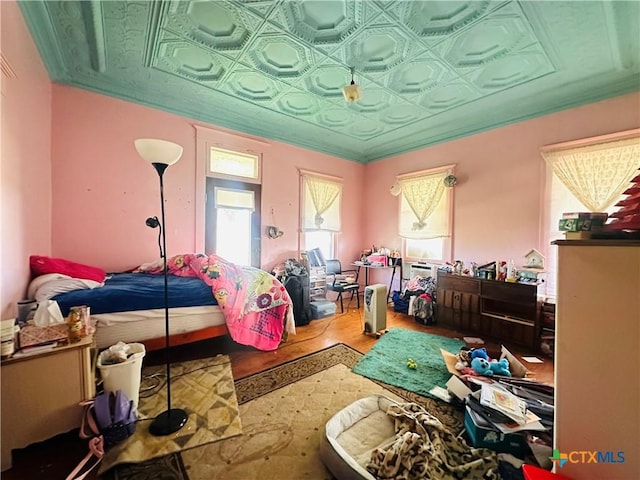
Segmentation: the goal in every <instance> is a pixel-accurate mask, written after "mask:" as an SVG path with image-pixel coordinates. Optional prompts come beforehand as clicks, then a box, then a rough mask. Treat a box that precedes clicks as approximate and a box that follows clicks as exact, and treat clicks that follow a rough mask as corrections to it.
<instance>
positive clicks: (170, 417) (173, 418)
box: [147, 163, 188, 436]
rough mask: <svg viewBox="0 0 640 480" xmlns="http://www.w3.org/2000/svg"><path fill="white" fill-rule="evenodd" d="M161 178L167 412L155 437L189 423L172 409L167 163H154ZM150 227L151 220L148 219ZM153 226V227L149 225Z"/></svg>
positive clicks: (184, 414)
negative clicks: (166, 195) (165, 193)
mask: <svg viewBox="0 0 640 480" xmlns="http://www.w3.org/2000/svg"><path fill="white" fill-rule="evenodd" d="M152 165H153V166H154V168H155V169H156V171H157V172H158V176H159V177H160V204H161V210H160V211H161V217H160V218H161V219H162V224H161V225H160V233H161V235H162V251H161V252H160V256H161V257H162V259H163V263H164V272H163V273H164V332H165V333H164V338H165V349H164V351H165V363H166V366H167V410H166V411H165V412H162V413H161V414H160V415H158V416H157V417H156V418H155V419H154V420H153V421H152V422H151V425H149V433H151V435H155V436H162V435H169V434H171V433H173V432H177V431H178V430H180V429H181V428H182V427H183V426H184V425H185V423H187V418H188V415H187V412H186V411H184V410H183V409H181V408H171V362H170V361H169V283H168V272H167V235H166V229H165V217H164V182H163V180H162V178H163V174H164V171H165V170H166V169H167V167H168V165H167V164H166V163H152ZM147 225H149V219H147ZM149 226H151V225H149Z"/></svg>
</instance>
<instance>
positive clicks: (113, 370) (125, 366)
mask: <svg viewBox="0 0 640 480" xmlns="http://www.w3.org/2000/svg"><path fill="white" fill-rule="evenodd" d="M116 347H118V348H117V349H120V350H122V349H124V351H125V352H126V354H127V359H126V360H125V361H124V362H119V363H112V362H111V361H110V360H109V359H110V358H113V356H114V353H113V349H114V348H116ZM144 354H145V349H144V345H143V344H142V343H127V344H123V343H122V342H121V343H119V344H117V345H114V346H112V347H109V349H107V350H104V351H103V352H101V353H100V355H99V356H98V369H99V370H100V376H101V377H102V381H103V382H104V390H105V391H107V392H116V391H118V390H122V391H123V392H124V393H125V394H126V395H127V397H129V400H133V406H134V408H135V409H136V410H137V409H138V398H139V394H140V376H141V374H142V359H143V358H144Z"/></svg>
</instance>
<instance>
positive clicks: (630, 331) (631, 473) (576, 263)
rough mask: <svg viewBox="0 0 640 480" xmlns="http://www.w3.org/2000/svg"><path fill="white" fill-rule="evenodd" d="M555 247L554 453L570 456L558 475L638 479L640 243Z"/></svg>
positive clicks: (574, 243)
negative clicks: (590, 453) (556, 293)
mask: <svg viewBox="0 0 640 480" xmlns="http://www.w3.org/2000/svg"><path fill="white" fill-rule="evenodd" d="M554 244H555V245H557V246H558V284H557V285H558V296H557V299H556V344H555V358H554V361H555V385H556V400H555V407H556V408H555V430H554V435H555V439H554V448H556V449H558V450H559V451H560V453H564V454H567V455H569V461H568V462H567V463H565V464H564V466H563V467H562V469H557V471H558V472H560V473H562V474H563V475H567V476H568V477H570V478H576V479H580V478H585V479H586V478H594V479H595V478H597V479H601V480H606V479H623V478H624V479H627V478H629V479H631V478H640V457H639V456H638V453H639V452H640V373H639V372H638V370H639V369H640V241H627V240H618V241H613V240H608V241H604V240H557V241H555V242H554ZM571 452H599V456H600V459H601V461H599V462H598V463H593V462H591V461H589V462H586V461H576V460H580V459H581V458H582V457H581V456H580V455H579V454H573V455H571ZM620 452H622V458H621V456H620ZM585 458H587V459H589V460H590V459H591V458H592V457H585ZM596 458H597V457H596Z"/></svg>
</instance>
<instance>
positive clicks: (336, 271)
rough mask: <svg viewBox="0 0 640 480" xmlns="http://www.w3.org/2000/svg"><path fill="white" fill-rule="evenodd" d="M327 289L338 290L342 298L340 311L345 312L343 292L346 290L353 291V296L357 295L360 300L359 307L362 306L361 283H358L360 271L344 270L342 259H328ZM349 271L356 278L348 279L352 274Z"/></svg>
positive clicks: (339, 296)
mask: <svg viewBox="0 0 640 480" xmlns="http://www.w3.org/2000/svg"><path fill="white" fill-rule="evenodd" d="M326 267H327V280H326V281H327V290H329V291H331V292H336V293H337V294H338V298H337V299H336V300H340V311H341V312H342V313H344V303H343V301H342V294H343V293H345V292H351V298H353V296H354V295H355V296H356V301H357V302H358V308H360V284H358V283H357V278H358V273H357V271H356V270H342V264H341V263H340V260H335V259H333V260H327V265H326ZM347 273H353V278H354V280H352V281H350V282H349V281H347V278H348V277H349V276H350V275H346V274H347Z"/></svg>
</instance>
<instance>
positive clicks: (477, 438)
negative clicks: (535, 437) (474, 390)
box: [464, 406, 528, 458]
mask: <svg viewBox="0 0 640 480" xmlns="http://www.w3.org/2000/svg"><path fill="white" fill-rule="evenodd" d="M464 428H465V430H466V431H467V436H468V437H469V440H470V442H471V444H472V445H473V446H474V447H476V448H489V449H491V450H493V451H494V452H498V453H510V454H512V455H515V456H516V457H519V458H522V457H523V456H524V455H525V454H526V453H527V451H528V450H527V448H528V447H527V440H526V438H525V436H524V435H523V434H522V433H502V432H501V431H499V430H496V429H495V428H494V427H493V426H492V425H491V424H490V423H488V422H487V421H486V420H484V419H483V418H482V417H480V416H479V415H478V414H477V413H476V412H474V411H473V410H471V409H470V408H469V407H468V406H465V412H464Z"/></svg>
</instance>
